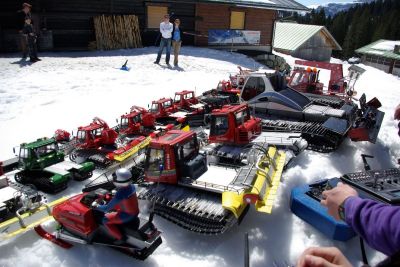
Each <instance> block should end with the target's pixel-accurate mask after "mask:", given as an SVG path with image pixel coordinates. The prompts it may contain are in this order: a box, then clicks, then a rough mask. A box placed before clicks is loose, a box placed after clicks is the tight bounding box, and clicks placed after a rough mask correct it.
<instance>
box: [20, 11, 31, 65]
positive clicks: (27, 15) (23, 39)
mask: <svg viewBox="0 0 400 267" xmlns="http://www.w3.org/2000/svg"><path fill="white" fill-rule="evenodd" d="M31 9H32V6H31V5H30V4H28V3H23V4H22V9H21V10H20V11H18V12H19V13H20V15H19V17H20V21H21V24H20V29H21V30H20V31H19V45H20V48H21V50H22V58H23V59H25V58H26V57H27V56H28V36H27V35H26V34H24V33H23V28H24V26H25V20H26V19H31V20H32V14H31Z"/></svg>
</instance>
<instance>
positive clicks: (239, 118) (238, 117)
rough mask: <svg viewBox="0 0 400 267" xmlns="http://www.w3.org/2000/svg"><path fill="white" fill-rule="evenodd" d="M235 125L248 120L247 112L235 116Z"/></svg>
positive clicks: (240, 112) (243, 111)
mask: <svg viewBox="0 0 400 267" xmlns="http://www.w3.org/2000/svg"><path fill="white" fill-rule="evenodd" d="M235 119H236V125H241V124H243V123H245V122H246V121H248V120H249V119H250V114H249V110H248V109H246V110H242V111H239V112H238V113H236V114H235Z"/></svg>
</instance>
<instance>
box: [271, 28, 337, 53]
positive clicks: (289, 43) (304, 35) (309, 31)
mask: <svg viewBox="0 0 400 267" xmlns="http://www.w3.org/2000/svg"><path fill="white" fill-rule="evenodd" d="M320 31H322V32H323V33H324V35H325V36H326V38H328V39H329V40H330V43H332V48H333V49H334V50H342V48H341V47H340V45H339V44H338V43H337V42H336V40H335V38H333V36H332V35H331V33H330V32H329V31H328V30H327V29H326V28H325V27H324V26H319V25H306V24H298V23H289V22H277V23H276V26H275V33H274V40H273V48H274V49H279V50H286V51H294V50H296V49H297V48H299V47H300V46H302V45H303V44H304V43H305V42H307V40H309V39H310V38H312V37H313V36H314V35H315V34H317V33H318V32H320Z"/></svg>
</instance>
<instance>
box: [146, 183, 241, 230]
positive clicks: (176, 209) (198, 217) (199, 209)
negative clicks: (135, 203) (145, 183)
mask: <svg viewBox="0 0 400 267" xmlns="http://www.w3.org/2000/svg"><path fill="white" fill-rule="evenodd" d="M162 186H163V187H168V190H169V191H170V192H171V191H173V190H177V191H179V196H180V198H176V199H175V201H174V200H172V198H171V197H168V196H166V195H165V194H164V193H160V191H158V190H157V185H156V184H153V185H151V186H150V187H139V188H138V197H139V199H144V200H148V201H150V202H151V203H153V204H154V212H155V213H156V214H157V215H159V216H161V217H163V218H165V219H167V220H169V221H171V222H173V223H175V224H177V225H179V226H180V227H182V228H185V229H187V230H189V231H192V232H197V233H200V234H222V233H224V232H225V231H226V230H228V229H229V228H230V227H232V226H233V225H234V224H235V223H236V222H237V219H236V218H235V217H234V215H233V214H232V213H231V212H229V211H227V210H225V209H223V208H222V206H221V195H219V194H215V196H210V194H213V193H210V194H209V193H207V192H206V193H205V192H200V191H196V190H193V189H190V188H184V187H176V186H171V185H162ZM194 192H195V193H194Z"/></svg>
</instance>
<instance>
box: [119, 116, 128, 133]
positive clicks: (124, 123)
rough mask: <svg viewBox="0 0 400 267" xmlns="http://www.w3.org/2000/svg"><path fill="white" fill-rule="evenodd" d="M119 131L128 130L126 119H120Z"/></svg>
mask: <svg viewBox="0 0 400 267" xmlns="http://www.w3.org/2000/svg"><path fill="white" fill-rule="evenodd" d="M120 128H121V130H122V129H126V128H128V118H121V125H120Z"/></svg>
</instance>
